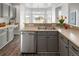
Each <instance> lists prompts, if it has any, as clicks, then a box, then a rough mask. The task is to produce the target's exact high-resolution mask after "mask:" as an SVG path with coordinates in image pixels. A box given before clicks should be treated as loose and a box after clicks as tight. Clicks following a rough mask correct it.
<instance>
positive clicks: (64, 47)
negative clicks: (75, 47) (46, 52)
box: [59, 39, 68, 56]
mask: <svg viewBox="0 0 79 59" xmlns="http://www.w3.org/2000/svg"><path fill="white" fill-rule="evenodd" d="M59 51H60V55H61V56H68V46H67V44H66V43H64V42H63V40H61V39H59Z"/></svg>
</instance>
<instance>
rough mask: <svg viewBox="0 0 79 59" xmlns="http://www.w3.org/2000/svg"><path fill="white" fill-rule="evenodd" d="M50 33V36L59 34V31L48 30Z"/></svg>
mask: <svg viewBox="0 0 79 59" xmlns="http://www.w3.org/2000/svg"><path fill="white" fill-rule="evenodd" d="M48 35H49V36H50V35H51V36H57V35H58V32H57V31H48Z"/></svg>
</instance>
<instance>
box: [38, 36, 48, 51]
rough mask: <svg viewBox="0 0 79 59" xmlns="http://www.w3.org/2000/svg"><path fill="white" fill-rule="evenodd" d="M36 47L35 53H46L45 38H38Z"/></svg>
mask: <svg viewBox="0 0 79 59" xmlns="http://www.w3.org/2000/svg"><path fill="white" fill-rule="evenodd" d="M37 41H38V42H37V43H38V44H37V45H38V46H37V51H38V52H47V38H46V36H38V40H37Z"/></svg>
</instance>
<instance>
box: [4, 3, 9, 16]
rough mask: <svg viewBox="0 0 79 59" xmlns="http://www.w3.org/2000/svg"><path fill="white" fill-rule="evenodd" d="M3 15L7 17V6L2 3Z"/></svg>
mask: <svg viewBox="0 0 79 59" xmlns="http://www.w3.org/2000/svg"><path fill="white" fill-rule="evenodd" d="M3 17H9V6H8V5H7V4H3Z"/></svg>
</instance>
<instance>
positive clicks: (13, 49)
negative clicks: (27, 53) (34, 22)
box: [0, 35, 20, 56]
mask: <svg viewBox="0 0 79 59" xmlns="http://www.w3.org/2000/svg"><path fill="white" fill-rule="evenodd" d="M19 55H20V36H19V35H18V36H15V37H14V40H12V41H11V42H10V43H8V44H7V45H6V46H5V47H3V48H2V49H1V50H0V56H19Z"/></svg>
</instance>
